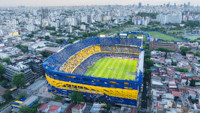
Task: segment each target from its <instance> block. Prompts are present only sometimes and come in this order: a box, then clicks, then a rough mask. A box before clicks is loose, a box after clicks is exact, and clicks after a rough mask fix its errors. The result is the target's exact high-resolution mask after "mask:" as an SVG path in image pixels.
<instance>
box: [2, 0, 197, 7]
mask: <svg viewBox="0 0 200 113" xmlns="http://www.w3.org/2000/svg"><path fill="white" fill-rule="evenodd" d="M139 2H141V3H142V4H143V5H146V4H150V5H161V4H164V3H166V4H167V3H170V4H174V3H176V4H183V3H188V2H191V5H195V6H196V5H200V0H0V7H7V6H21V5H23V6H80V5H132V4H138V3H139Z"/></svg>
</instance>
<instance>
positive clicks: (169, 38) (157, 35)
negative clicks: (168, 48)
mask: <svg viewBox="0 0 200 113" xmlns="http://www.w3.org/2000/svg"><path fill="white" fill-rule="evenodd" d="M147 33H148V34H150V35H152V36H154V37H156V38H160V39H163V40H166V41H180V40H179V39H177V38H174V37H171V36H168V35H165V34H162V33H159V32H155V31H150V32H147Z"/></svg>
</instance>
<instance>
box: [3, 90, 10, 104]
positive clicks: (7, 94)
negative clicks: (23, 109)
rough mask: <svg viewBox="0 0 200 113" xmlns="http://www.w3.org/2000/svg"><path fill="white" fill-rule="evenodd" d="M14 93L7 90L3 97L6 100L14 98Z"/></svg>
mask: <svg viewBox="0 0 200 113" xmlns="http://www.w3.org/2000/svg"><path fill="white" fill-rule="evenodd" d="M11 94H12V93H11V92H10V90H6V91H5V93H4V94H3V95H2V97H3V98H4V99H5V100H6V101H9V100H11V99H12V95H11Z"/></svg>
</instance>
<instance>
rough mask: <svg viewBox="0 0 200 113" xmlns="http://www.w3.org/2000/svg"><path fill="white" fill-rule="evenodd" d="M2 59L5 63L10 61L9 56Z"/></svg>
mask: <svg viewBox="0 0 200 113" xmlns="http://www.w3.org/2000/svg"><path fill="white" fill-rule="evenodd" d="M2 61H3V62H6V63H7V64H10V63H11V61H10V58H4V59H2Z"/></svg>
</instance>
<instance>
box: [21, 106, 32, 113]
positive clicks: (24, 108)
mask: <svg viewBox="0 0 200 113" xmlns="http://www.w3.org/2000/svg"><path fill="white" fill-rule="evenodd" d="M19 111H20V113H33V112H32V109H31V108H29V107H28V106H22V107H21V108H20V109H19Z"/></svg>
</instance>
